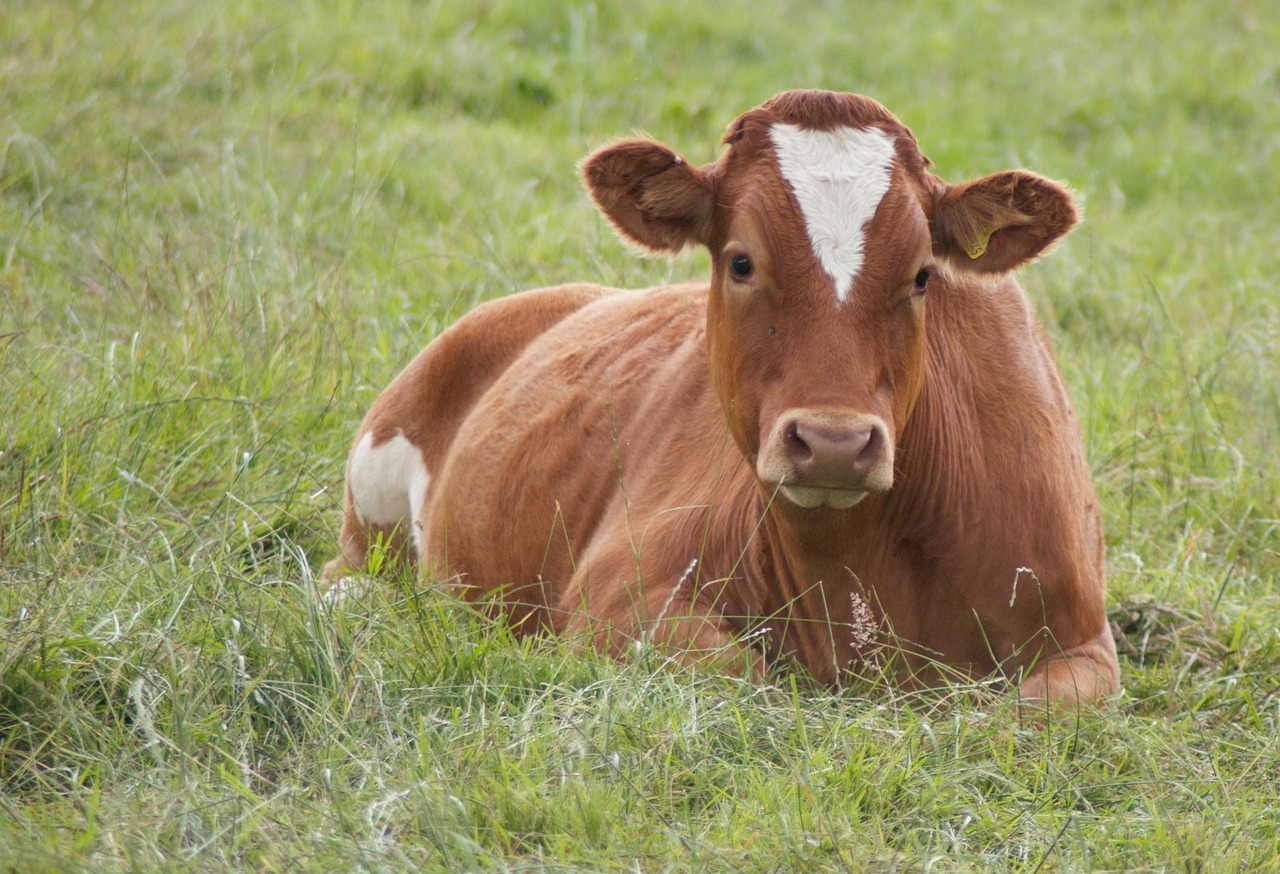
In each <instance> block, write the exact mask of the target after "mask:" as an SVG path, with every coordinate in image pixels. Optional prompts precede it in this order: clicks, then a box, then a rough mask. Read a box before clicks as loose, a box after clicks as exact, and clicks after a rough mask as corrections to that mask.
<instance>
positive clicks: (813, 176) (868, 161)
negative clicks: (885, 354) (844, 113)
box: [769, 123, 894, 301]
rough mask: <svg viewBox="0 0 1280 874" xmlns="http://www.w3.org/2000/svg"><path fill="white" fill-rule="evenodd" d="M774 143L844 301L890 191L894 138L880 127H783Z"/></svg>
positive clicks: (772, 132)
mask: <svg viewBox="0 0 1280 874" xmlns="http://www.w3.org/2000/svg"><path fill="white" fill-rule="evenodd" d="M769 137H770V139H772V140H773V151H774V153H775V154H776V155H777V157H778V169H779V170H780V171H781V172H782V178H783V179H785V180H787V182H788V183H789V184H790V185H791V190H792V191H793V192H795V196H796V201H797V202H798V203H799V204H800V212H801V213H802V214H803V215H804V224H805V230H806V231H808V233H809V243H810V245H812V246H813V254H814V255H815V256H817V258H818V263H819V264H821V265H822V269H823V270H825V271H826V272H827V274H828V275H829V276H830V277H831V279H832V280H833V281H834V282H835V284H836V298H837V299H838V300H841V301H843V300H844V299H845V298H846V297H848V296H849V291H850V290H851V289H852V288H853V280H854V278H855V277H856V276H857V275H858V271H859V270H861V269H862V247H863V243H864V234H863V229H864V228H865V227H866V224H867V222H868V221H870V220H871V217H872V216H874V215H875V214H876V208H877V207H879V206H880V201H881V200H883V199H884V196H885V194H886V193H887V192H888V191H889V182H890V179H891V177H892V176H893V158H894V150H893V137H892V136H890V135H889V134H887V133H885V132H884V131H882V130H880V129H879V128H875V127H871V128H855V127H838V128H836V129H834V130H808V129H806V128H801V127H796V126H795V125H791V124H781V123H779V124H775V125H773V126H772V127H771V128H770V129H769Z"/></svg>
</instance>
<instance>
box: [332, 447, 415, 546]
mask: <svg viewBox="0 0 1280 874" xmlns="http://www.w3.org/2000/svg"><path fill="white" fill-rule="evenodd" d="M430 484H431V475H430V474H429V473H427V466H426V465H425V464H423V462H422V453H421V452H419V451H418V447H416V446H414V445H413V444H412V443H410V442H409V440H408V438H406V437H405V436H404V432H402V431H399V430H397V431H396V435H395V436H394V437H392V438H391V439H390V440H388V441H386V442H385V443H381V444H379V445H378V446H374V445H373V432H372V431H370V432H367V433H366V434H365V435H364V437H362V438H361V439H360V442H359V443H357V444H356V448H355V451H354V452H352V453H351V461H350V464H349V465H348V467H347V487H348V488H350V489H351V503H352V505H353V507H354V509H355V511H356V517H357V518H359V520H360V521H361V522H362V523H364V524H366V525H393V526H399V527H400V528H401V529H402V530H403V531H405V532H406V533H408V534H410V535H411V537H412V539H413V544H414V546H415V547H418V555H422V549H421V546H422V544H421V542H420V538H421V536H422V527H423V524H425V522H424V520H423V519H422V518H421V517H422V508H423V506H424V505H425V504H426V499H427V487H428V486H429V485H430Z"/></svg>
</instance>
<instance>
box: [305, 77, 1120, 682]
mask: <svg viewBox="0 0 1280 874" xmlns="http://www.w3.org/2000/svg"><path fill="white" fill-rule="evenodd" d="M775 121H786V122H789V123H794V124H800V125H803V126H808V127H816V128H824V129H825V128H830V127H834V126H836V125H840V124H850V125H856V126H863V127H865V126H868V125H875V126H878V127H881V128H883V129H884V130H885V131H887V132H889V133H891V134H893V135H894V136H895V137H896V144H897V161H896V165H895V166H896V169H895V170H894V175H893V183H892V186H891V188H890V191H889V194H888V195H886V196H885V198H884V200H883V201H882V202H881V204H880V207H879V209H878V210H877V212H876V215H875V217H874V218H873V219H872V220H871V221H870V222H869V223H868V225H867V227H866V230H865V234H866V246H865V253H866V257H865V262H864V266H863V269H862V271H861V273H860V274H859V277H858V279H857V282H856V283H855V286H854V290H853V293H852V294H851V295H850V298H849V299H848V300H846V301H844V303H843V304H840V303H837V301H836V299H835V297H834V295H833V292H832V284H831V281H830V279H829V278H828V277H826V275H825V274H824V273H823V271H822V270H821V268H820V267H819V266H818V264H817V262H816V259H815V258H814V256H813V255H812V252H811V251H810V248H809V243H808V241H807V238H806V234H805V230H804V224H803V219H802V217H801V215H800V213H799V212H798V209H797V207H796V204H795V201H794V198H793V196H792V195H791V193H790V190H789V187H788V186H787V184H786V182H785V181H784V180H783V179H782V178H781V176H780V175H779V174H778V170H777V165H776V163H775V161H774V159H773V157H772V149H771V145H770V142H769V139H768V136H767V132H768V126H769V125H770V124H772V123H774V122H775ZM726 143H728V144H729V149H728V151H727V152H726V154H725V155H724V156H723V157H722V158H721V159H720V160H719V161H717V162H716V163H715V164H712V165H709V166H707V167H704V168H702V169H695V168H693V167H691V166H690V165H689V164H687V163H686V162H684V161H683V160H682V159H679V158H678V157H677V156H676V154H675V153H674V152H672V151H671V150H670V149H667V148H666V147H665V146H660V145H658V144H656V143H648V142H642V141H635V140H631V141H624V142H622V143H618V144H616V145H614V146H611V147H609V148H607V149H604V150H602V151H601V152H598V153H596V154H595V155H593V156H591V157H590V158H589V159H588V160H587V161H586V162H585V163H584V165H583V174H584V176H585V178H586V180H587V184H588V187H589V188H590V190H591V193H592V196H593V197H594V198H595V200H596V202H597V204H598V205H599V206H600V208H601V210H602V211H603V212H604V213H605V214H606V215H607V216H608V217H609V219H610V220H611V221H612V222H613V223H614V224H615V226H616V227H617V228H618V229H619V230H620V232H621V233H622V234H623V235H624V236H626V237H627V238H629V239H631V240H632V241H634V242H637V243H640V244H641V245H644V246H647V247H649V248H653V249H665V250H673V249H679V248H680V247H682V246H683V245H686V244H689V243H701V244H703V245H706V246H707V247H708V248H709V250H710V251H711V254H712V263H713V270H712V278H711V281H710V284H709V285H707V284H694V285H688V286H678V287H671V288H659V289H649V290H644V291H638V292H618V293H611V294H606V293H604V292H603V291H601V290H598V289H594V288H589V287H572V288H570V289H558V290H551V291H544V292H533V293H528V294H526V295H518V296H515V297H513V298H510V299H508V300H506V301H503V302H500V303H499V304H496V305H489V306H486V307H482V308H480V309H479V310H477V311H476V312H475V313H473V314H472V315H469V316H467V317H465V318H464V319H462V320H461V321H460V322H459V323H458V324H457V325H456V326H455V327H454V328H452V329H450V331H449V332H446V333H445V334H444V335H442V336H441V337H440V339H438V340H437V341H435V342H434V343H432V344H431V345H430V346H428V348H427V350H426V351H424V352H423V353H422V355H421V356H419V358H418V359H417V360H416V361H415V362H414V363H413V364H411V365H410V367H409V368H408V369H407V370H406V371H405V373H403V374H402V375H401V376H400V377H398V378H397V379H396V381H395V382H393V383H392V385H391V386H390V387H389V388H388V389H387V390H386V392H384V394H383V396H382V397H381V398H379V400H378V402H377V404H375V407H374V410H373V411H371V413H370V416H369V418H368V419H367V420H366V423H365V425H364V426H362V431H361V433H362V434H363V432H364V431H365V430H368V429H370V428H373V429H375V433H376V434H380V435H381V434H384V433H385V434H386V435H388V436H387V437H386V438H385V439H389V435H390V434H392V433H394V432H395V430H396V429H399V430H401V431H403V433H404V434H405V435H406V436H407V437H408V438H409V439H410V440H411V441H412V442H413V443H414V444H415V445H417V446H419V447H420V448H421V450H422V454H423V457H424V461H425V464H426V465H427V467H428V468H429V469H430V471H431V473H432V476H433V477H434V479H433V481H432V484H431V486H430V489H429V493H428V500H427V505H426V510H425V513H424V519H423V520H421V521H422V522H423V524H425V526H426V530H425V535H426V543H427V552H428V553H429V555H428V558H429V559H430V561H431V562H432V563H434V565H435V567H436V570H437V572H444V573H448V574H456V575H457V577H458V579H459V580H460V585H461V587H462V590H463V591H465V592H466V593H467V594H468V596H470V597H473V598H476V599H478V600H482V601H484V602H485V603H488V604H490V605H491V609H493V610H495V611H503V612H506V613H507V614H508V615H510V616H511V617H512V619H513V621H515V622H516V623H517V624H518V626H519V627H520V628H521V629H522V630H527V631H534V630H538V629H549V630H552V631H555V632H576V633H580V634H586V635H588V636H589V638H590V639H591V640H593V641H594V642H595V644H596V645H597V646H599V647H600V648H602V649H604V650H605V651H608V652H611V653H614V654H616V655H623V654H625V653H627V652H630V651H632V650H634V649H636V648H644V647H648V646H661V647H667V648H670V649H671V650H672V651H674V652H677V653H679V654H680V655H681V657H683V658H685V659H687V660H689V661H703V660H715V661H717V662H722V661H742V662H743V663H745V664H747V665H749V666H750V668H751V670H752V671H753V672H755V673H756V674H757V675H758V676H763V675H764V673H765V672H766V671H767V669H768V666H769V665H771V664H778V663H792V664H798V665H801V666H803V667H804V668H806V669H807V670H808V671H809V672H810V673H812V675H813V676H814V677H815V678H816V679H818V680H819V681H821V682H824V683H834V682H838V681H839V680H840V678H841V677H842V676H843V675H844V674H845V673H846V672H847V671H851V670H857V669H858V667H859V666H860V665H861V664H863V663H864V661H865V660H866V659H867V658H868V657H869V655H870V654H871V653H873V652H878V653H879V655H880V657H883V658H889V659H891V665H892V666H893V667H894V669H895V670H896V671H897V672H898V673H899V675H900V676H901V677H902V679H903V681H904V682H907V683H911V684H916V683H930V682H934V681H936V680H937V679H938V678H939V677H940V676H944V675H949V674H952V673H954V674H958V675H961V676H970V677H981V676H985V675H988V674H991V673H992V672H999V673H1002V674H1003V675H1005V676H1007V677H1009V678H1010V679H1011V680H1013V681H1014V682H1016V683H1019V684H1020V685H1019V689H1020V692H1021V693H1022V694H1024V695H1027V696H1030V697H1035V698H1050V699H1056V700H1067V701H1070V700H1078V699H1090V700H1092V699H1098V698H1102V697H1105V696H1107V695H1109V694H1111V693H1113V692H1114V691H1115V690H1116V689H1117V688H1118V682H1119V678H1118V672H1117V667H1116V659H1115V650H1114V644H1113V643H1112V641H1111V636H1110V632H1109V630H1108V627H1107V623H1106V619H1105V615H1104V606H1103V598H1104V580H1103V552H1102V538H1101V529H1100V524H1099V518H1098V509H1097V505H1096V500H1095V498H1094V495H1093V490H1092V486H1091V484H1090V481H1089V475H1088V468H1087V466H1086V464H1085V462H1084V458H1083V455H1082V453H1081V449H1080V440H1079V434H1078V427H1077V425H1076V421H1075V417H1074V414H1073V412H1072V409H1071V405H1070V403H1069V400H1068V398H1067V394H1066V391H1065V389H1064V387H1063V385H1062V382H1061V380H1060V378H1059V376H1058V373H1057V371H1056V368H1055V367H1054V364H1053V360H1052V356H1051V353H1050V351H1049V349H1048V346H1047V344H1046V342H1045V340H1044V337H1043V335H1042V332H1041V330H1040V328H1039V326H1038V324H1037V322H1036V319H1035V317H1034V315H1033V313H1032V312H1031V309H1030V306H1029V304H1028V302H1027V300H1026V298H1025V296H1024V295H1023V293H1022V291H1021V290H1020V289H1019V287H1018V286H1017V284H1016V282H1014V280H1013V279H1012V278H1011V277H1010V276H1009V275H1008V271H1009V270H1011V269H1013V268H1014V267H1017V266H1018V265H1019V264H1022V263H1025V262H1026V261H1027V260H1029V259H1030V258H1033V257H1035V256H1037V255H1038V254H1040V253H1041V252H1043V251H1044V250H1045V249H1046V247H1047V246H1049V245H1051V244H1052V243H1053V241H1054V240H1056V239H1057V238H1059V237H1060V236H1061V235H1062V234H1064V233H1065V232H1066V231H1068V230H1069V229H1070V227H1071V226H1072V225H1073V224H1074V222H1075V220H1076V214H1075V210H1074V207H1073V206H1072V204H1071V201H1070V197H1069V195H1068V194H1067V193H1066V192H1065V191H1064V190H1063V189H1062V188H1060V187H1059V186H1057V185H1055V184H1054V183H1052V182H1049V181H1048V180H1045V179H1042V178H1041V177H1038V176H1035V175H1033V174H1030V173H1025V172H1022V171H1011V172H1008V173H1003V174H996V175H995V176H991V177H987V178H985V179H980V180H976V181H974V182H970V183H966V184H964V185H960V186H950V185H947V184H946V183H945V182H943V181H942V180H940V179H938V178H937V177H935V176H933V175H932V174H931V173H930V172H929V171H928V170H927V167H928V162H927V161H926V160H925V158H924V156H923V155H921V154H920V153H919V151H918V149H917V146H916V143H915V139H914V138H913V137H912V136H911V134H910V132H909V131H908V130H907V129H906V128H905V127H903V126H902V125H901V123H900V122H898V120H897V119H895V118H894V117H893V116H892V115H890V114H889V113H888V112H887V111H886V110H884V108H883V107H881V106H880V105H879V104H877V103H875V102H874V101H871V100H868V99H867V98H861V97H855V96H853V95H832V94H826V93H824V92H789V93H788V94H784V95H779V97H777V98H774V99H773V100H771V101H769V102H768V103H766V104H765V105H763V106H762V107H760V108H758V109H756V110H752V111H751V112H749V113H747V114H746V115H744V116H742V117H741V118H740V119H739V120H738V121H737V122H735V124H734V125H732V126H731V127H730V129H729V133H728V134H727V135H726ZM988 233H990V239H989V240H988V241H987V244H986V247H985V250H984V251H983V252H981V253H980V254H979V255H978V256H977V257H970V255H969V253H967V252H966V249H971V248H972V245H973V242H974V240H973V237H974V235H976V234H988ZM743 253H745V254H748V255H749V256H750V258H751V261H752V264H753V266H754V272H753V273H752V275H751V276H750V277H749V278H747V279H734V278H733V277H731V276H730V274H729V270H728V266H727V265H728V262H729V260H730V259H731V258H732V257H733V256H734V255H735V254H743ZM922 269H924V270H928V271H931V274H932V275H931V278H930V280H929V285H928V291H927V294H924V295H921V294H920V293H919V291H918V289H916V288H915V287H914V284H913V283H914V278H915V277H916V276H917V274H918V273H919V271H921V270H922ZM789 416H790V417H796V416H799V417H801V418H803V417H805V416H808V417H809V419H807V420H806V421H811V422H817V423H821V424H823V426H824V427H825V423H829V422H840V421H853V422H863V421H875V422H879V423H883V427H884V430H885V439H886V440H888V441H889V446H888V447H887V449H886V451H890V452H892V459H893V478H892V480H893V481H892V485H891V486H890V487H888V488H887V490H884V487H883V486H882V485H878V484H874V485H866V484H865V483H864V482H863V481H862V480H859V479H858V475H855V474H853V473H850V474H849V476H848V481H847V482H842V483H836V484H835V485H830V484H828V483H825V482H824V483H821V484H817V485H821V487H822V489H828V488H838V489H843V490H844V491H846V492H848V493H849V494H855V493H856V494H860V495H862V497H861V500H860V501H859V502H858V503H855V504H854V505H853V506H848V507H847V508H845V509H837V508H836V505H834V504H831V505H826V506H822V505H819V506H814V507H811V508H806V507H805V506H801V505H797V504H795V503H792V502H791V501H789V500H787V499H786V498H784V497H783V495H782V491H781V489H782V488H783V487H784V486H783V484H780V483H767V482H764V481H763V480H761V479H760V475H759V474H758V470H757V462H758V461H759V459H760V458H761V457H762V456H765V457H768V458H773V457H775V456H777V455H778V453H780V452H781V453H783V455H785V454H786V452H788V451H792V450H791V449H789V448H788V447H787V446H781V447H780V446H779V444H778V443H777V441H778V440H786V439H791V438H788V437H787V435H786V433H785V432H786V429H785V428H779V427H775V425H777V423H779V422H784V423H785V422H786V421H788V420H787V419H786V418H785V417H789ZM842 417H843V418H842ZM779 435H781V436H779ZM380 439H383V438H380ZM767 467H768V465H765V466H764V468H767ZM762 469H763V468H762ZM824 475H825V474H824ZM789 476H790V475H788V477H789ZM802 476H803V475H802V474H800V473H797V474H795V477H797V478H798V479H797V480H796V481H797V482H798V481H799V479H802ZM786 481H787V482H792V480H790V479H787V480H786ZM866 482H868V483H869V482H871V481H870V480H867V481H866ZM877 482H878V481H877ZM864 486H865V487H864ZM819 491H820V493H821V494H827V492H823V491H821V490H819ZM360 528H361V526H360V525H359V522H358V519H356V518H355V517H354V515H353V514H352V512H351V509H350V507H348V512H347V514H346V518H345V519H344V532H343V555H344V558H343V562H344V563H345V564H343V565H341V566H334V567H331V569H330V576H339V575H341V573H343V572H345V571H346V570H348V569H359V568H361V567H362V566H363V559H364V556H363V553H362V549H363V548H364V547H363V545H362V544H363V543H364V538H365V536H366V535H365V533H364V532H362V531H361V530H360ZM868 626H869V627H868Z"/></svg>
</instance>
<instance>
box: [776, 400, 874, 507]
mask: <svg viewBox="0 0 1280 874" xmlns="http://www.w3.org/2000/svg"><path fill="white" fill-rule="evenodd" d="M756 473H757V474H758V475H759V477H760V480H761V482H762V483H764V485H765V486H766V488H769V489H771V490H776V491H777V493H778V495H780V496H781V497H783V498H785V499H786V500H788V501H791V502H792V503H794V504H798V505H799V506H801V507H824V506H825V507H835V508H840V509H842V508H844V507H851V506H853V505H854V504H856V503H858V501H860V500H862V499H863V498H864V497H865V496H866V495H867V493H868V492H883V491H887V490H888V489H889V487H890V486H892V485H893V438H892V437H891V436H890V433H889V428H888V426H887V425H885V423H884V420H883V419H881V418H880V417H879V416H874V415H871V414H868V413H840V412H832V411H827V410H789V411H787V412H786V413H784V414H783V415H781V416H779V417H778V419H777V421H776V422H775V423H774V426H773V430H772V431H771V432H770V434H769V438H768V440H767V441H765V443H764V445H763V446H762V447H761V451H760V458H759V461H758V462H757V464H756Z"/></svg>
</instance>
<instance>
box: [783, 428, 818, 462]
mask: <svg viewBox="0 0 1280 874" xmlns="http://www.w3.org/2000/svg"><path fill="white" fill-rule="evenodd" d="M783 440H784V441H785V442H786V446H787V455H789V456H790V457H791V460H792V461H793V462H794V463H796V464H804V463H805V462H807V461H809V460H810V459H811V458H813V448H812V447H810V446H809V444H808V443H807V442H805V439H804V438H803V437H801V436H800V427H799V425H798V423H796V422H792V423H791V426H790V427H789V428H787V431H786V434H785V435H784V437H783Z"/></svg>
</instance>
